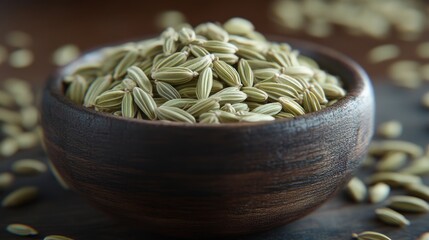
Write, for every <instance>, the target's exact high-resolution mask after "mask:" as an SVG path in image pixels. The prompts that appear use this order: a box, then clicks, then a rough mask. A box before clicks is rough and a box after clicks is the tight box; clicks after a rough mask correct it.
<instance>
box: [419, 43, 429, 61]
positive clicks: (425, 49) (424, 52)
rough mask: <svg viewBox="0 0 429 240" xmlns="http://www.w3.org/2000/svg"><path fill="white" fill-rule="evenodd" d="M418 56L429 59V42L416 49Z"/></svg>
mask: <svg viewBox="0 0 429 240" xmlns="http://www.w3.org/2000/svg"><path fill="white" fill-rule="evenodd" d="M416 53H417V56H419V57H421V58H429V42H422V43H420V44H418V45H417V47H416Z"/></svg>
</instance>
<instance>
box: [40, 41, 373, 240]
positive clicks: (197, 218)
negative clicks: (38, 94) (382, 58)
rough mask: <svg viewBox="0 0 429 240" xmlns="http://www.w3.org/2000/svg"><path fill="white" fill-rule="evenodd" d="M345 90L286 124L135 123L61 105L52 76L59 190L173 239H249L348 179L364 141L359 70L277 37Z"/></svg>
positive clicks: (49, 133)
mask: <svg viewBox="0 0 429 240" xmlns="http://www.w3.org/2000/svg"><path fill="white" fill-rule="evenodd" d="M275 40H277V41H284V42H288V43H291V45H292V46H294V47H295V48H297V49H299V50H300V51H301V52H302V54H304V55H307V56H309V57H312V58H314V59H315V60H316V61H317V62H318V63H319V64H320V65H321V66H322V67H323V68H324V69H326V70H328V71H329V72H331V73H333V74H335V75H338V76H340V77H341V79H342V80H343V81H344V82H345V85H346V88H347V91H348V93H347V96H346V97H345V98H343V99H342V100H340V101H339V102H338V103H336V104H335V105H333V106H331V107H328V108H326V109H323V110H321V111H318V112H315V113H311V114H306V115H303V116H300V117H297V118H295V119H284V120H283V119H282V120H276V121H271V122H259V123H233V124H222V125H206V124H195V125H189V124H182V123H166V122H160V121H146V120H133V119H131V120H130V119H125V118H121V117H116V116H113V115H108V114H103V113H99V112H96V111H94V110H92V109H87V108H84V107H82V106H78V105H75V104H73V103H72V102H70V101H69V100H68V99H66V98H65V97H64V94H63V92H64V89H63V85H62V83H61V76H63V75H64V74H65V72H67V71H69V70H70V69H71V68H74V67H75V66H76V64H79V63H81V62H83V61H87V62H88V61H89V62H90V61H92V60H93V59H95V58H97V57H99V55H100V54H99V53H98V52H97V51H94V52H90V53H87V54H86V55H84V56H83V57H82V58H80V59H79V60H77V62H75V63H74V64H71V65H69V66H67V67H65V68H63V69H60V70H59V72H58V73H57V74H56V75H55V76H53V77H52V78H51V79H50V80H49V82H48V84H47V87H46V89H45V91H44V96H43V115H42V124H43V129H44V134H45V144H46V148H47V152H48V154H49V157H50V159H51V161H52V162H53V165H54V166H55V167H56V169H57V171H58V172H59V173H60V175H61V176H62V177H63V178H64V180H65V182H66V183H67V184H68V185H70V186H71V187H72V188H73V189H74V190H75V191H77V192H78V193H80V194H81V195H82V196H84V197H85V198H86V199H88V200H89V201H90V202H91V203H93V204H94V205H95V206H97V207H99V208H100V209H102V210H104V211H105V212H107V213H109V214H110V215H112V216H114V217H116V218H117V219H119V220H126V221H129V222H133V223H135V224H138V225H139V226H140V227H141V228H142V229H143V230H146V231H149V232H154V233H158V234H162V235H170V236H176V237H194V238H198V237H203V236H205V237H207V236H227V235H240V234H249V233H253V232H259V231H263V230H268V229H271V228H274V227H277V226H281V225H284V224H286V223H288V222H291V221H294V220H296V219H298V218H301V217H303V216H305V215H307V214H308V213H310V212H312V211H313V210H315V209H316V208H317V207H319V206H320V205H321V204H322V203H324V202H325V201H326V200H327V199H329V198H330V197H331V196H332V195H333V194H334V193H335V192H337V190H338V189H341V187H342V186H343V185H344V183H346V182H347V181H348V180H349V178H350V177H351V175H352V173H353V171H354V170H355V169H356V168H357V167H358V166H359V164H360V162H361V160H362V159H363V158H364V156H365V154H366V151H367V148H368V145H369V142H370V138H371V136H372V134H373V119H374V100H373V93H372V89H371V86H370V82H369V80H368V77H367V75H366V74H365V73H364V71H363V70H362V69H361V68H360V67H359V66H358V65H356V64H355V63H354V62H352V61H350V60H349V59H348V58H346V57H345V56H343V55H341V54H339V53H336V52H334V51H332V50H329V49H326V48H324V47H322V46H318V45H313V44H309V43H303V42H300V41H296V40H295V41H294V40H291V39H287V38H277V39H275Z"/></svg>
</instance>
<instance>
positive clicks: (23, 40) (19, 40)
mask: <svg viewBox="0 0 429 240" xmlns="http://www.w3.org/2000/svg"><path fill="white" fill-rule="evenodd" d="M5 40H6V43H7V44H8V45H9V46H11V47H17V48H24V47H28V46H30V45H31V43H32V41H33V40H32V38H31V36H30V35H29V34H28V33H25V32H23V31H18V30H15V31H11V32H9V33H7V34H6V39H5Z"/></svg>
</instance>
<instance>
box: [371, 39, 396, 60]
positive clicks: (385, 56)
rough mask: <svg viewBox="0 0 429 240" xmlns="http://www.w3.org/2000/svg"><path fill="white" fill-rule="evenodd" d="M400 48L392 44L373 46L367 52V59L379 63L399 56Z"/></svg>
mask: <svg viewBox="0 0 429 240" xmlns="http://www.w3.org/2000/svg"><path fill="white" fill-rule="evenodd" d="M400 53H401V52H400V49H399V47H398V46H396V45H394V44H385V45H380V46H377V47H374V48H373V49H371V50H370V51H369V52H368V60H369V61H370V62H371V63H380V62H384V61H387V60H390V59H394V58H396V57H398V56H399V54H400Z"/></svg>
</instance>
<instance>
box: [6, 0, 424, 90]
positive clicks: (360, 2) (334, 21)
mask: <svg viewBox="0 0 429 240" xmlns="http://www.w3.org/2000/svg"><path fill="white" fill-rule="evenodd" d="M169 10H176V11H178V12H181V13H183V15H184V17H185V21H187V22H189V23H190V24H192V25H193V26H195V25H197V24H198V23H201V22H205V21H216V22H221V23H222V22H225V21H226V20H227V19H229V18H231V17H236V16H239V17H243V18H247V19H249V20H250V21H252V22H253V23H254V25H255V27H256V30H257V31H260V32H262V33H264V34H274V35H287V36H293V37H296V38H300V39H306V40H309V41H315V42H319V43H322V44H324V45H327V46H330V47H333V48H336V49H338V50H340V51H342V52H344V53H346V54H348V55H350V56H351V57H352V58H354V59H356V60H357V61H358V62H359V63H361V64H362V65H364V67H365V68H366V69H367V70H368V71H369V72H370V73H371V74H372V76H373V78H375V77H379V76H382V75H381V74H380V70H381V69H385V68H386V66H387V65H386V64H384V63H381V64H379V65H377V66H373V65H371V64H367V61H366V60H367V59H366V55H367V52H368V51H369V50H370V49H371V48H372V47H375V46H377V45H381V44H385V43H394V44H397V45H398V46H399V47H400V49H401V57H403V58H411V59H415V58H416V54H415V47H416V45H417V43H419V42H421V41H424V40H425V39H426V40H427V39H428V36H429V35H428V33H427V25H428V19H427V16H428V11H429V10H428V7H427V6H426V5H425V2H424V1H417V0H403V1H401V0H377V1H371V0H329V1H322V0H305V1H294V0H278V1H241V0H240V1H229V0H217V1H192V0H181V1H167V0H157V1H151V2H149V1H25V0H16V1H12V0H2V1H0V45H1V46H3V48H6V52H7V54H6V55H5V54H3V55H5V56H3V60H0V81H1V80H2V79H5V78H8V77H18V78H23V79H25V80H29V81H32V82H37V83H42V82H44V80H45V79H46V77H47V75H49V73H51V72H52V71H53V70H54V69H55V64H52V54H53V53H54V51H55V50H56V49H58V48H59V47H61V46H63V45H65V44H74V45H76V46H77V47H78V48H79V49H80V50H81V51H87V50H89V49H93V48H96V47H98V46H100V45H105V44H111V43H115V42H123V41H127V40H131V39H137V38H143V37H145V36H148V35H153V34H157V33H159V32H160V31H161V27H162V26H163V25H162V24H160V23H159V18H160V15H161V14H162V13H163V12H166V11H169ZM157 20H158V22H157ZM15 31H20V32H24V33H26V34H27V35H28V36H29V37H30V40H29V41H28V44H24V45H23V46H22V47H23V48H26V49H29V50H30V51H31V52H32V53H33V55H34V61H33V62H32V63H31V64H28V66H26V67H22V68H19V69H17V68H14V67H11V66H10V64H7V61H8V59H7V57H8V56H10V53H12V52H13V51H14V50H17V49H18V48H20V47H19V46H18V47H14V46H11V44H8V41H7V37H8V35H10V33H11V32H15ZM1 62H3V63H1ZM18 70H19V71H18Z"/></svg>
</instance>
